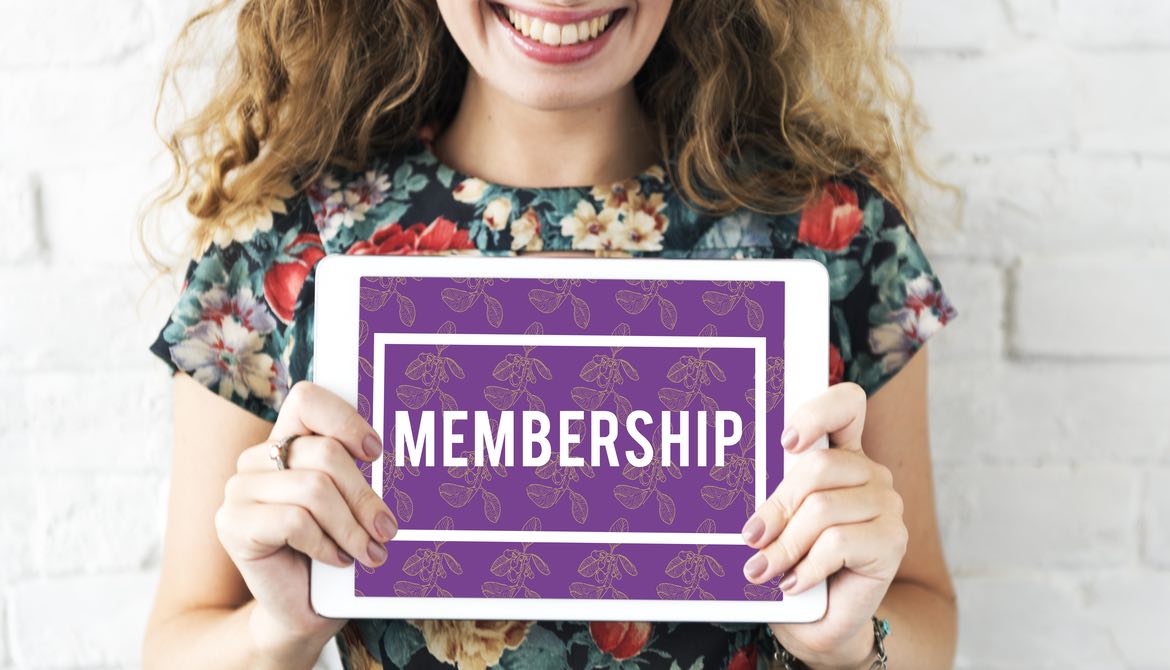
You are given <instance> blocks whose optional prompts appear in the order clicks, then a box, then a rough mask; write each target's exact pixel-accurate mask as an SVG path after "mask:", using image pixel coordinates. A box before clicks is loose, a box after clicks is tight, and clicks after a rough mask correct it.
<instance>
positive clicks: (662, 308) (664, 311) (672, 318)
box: [658, 298, 678, 330]
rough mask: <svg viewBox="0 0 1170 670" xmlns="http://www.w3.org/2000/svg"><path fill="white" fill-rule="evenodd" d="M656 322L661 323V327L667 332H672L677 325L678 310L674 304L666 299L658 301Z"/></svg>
mask: <svg viewBox="0 0 1170 670" xmlns="http://www.w3.org/2000/svg"><path fill="white" fill-rule="evenodd" d="M658 320H659V321H661V322H662V327H663V328H665V329H667V330H674V327H675V326H676V325H678V309H677V308H676V307H675V306H674V303H673V302H671V301H669V300H667V299H666V298H659V299H658Z"/></svg>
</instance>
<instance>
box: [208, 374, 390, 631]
mask: <svg viewBox="0 0 1170 670" xmlns="http://www.w3.org/2000/svg"><path fill="white" fill-rule="evenodd" d="M289 435H300V436H302V437H298V438H297V439H296V440H294V441H293V443H292V444H291V445H290V446H289V450H288V458H287V459H286V463H287V464H288V469H287V470H277V468H276V465H275V464H274V462H273V461H272V460H271V458H269V448H270V446H271V444H272V442H271V441H269V442H264V443H262V444H258V445H255V446H252V447H249V448H248V449H246V450H244V452H243V453H242V454H241V455H240V458H239V460H238V461H237V465H236V474H235V475H233V476H232V478H231V479H229V480H228V482H227V485H226V487H225V489H224V501H223V505H222V506H221V507H220V508H219V510H218V511H217V512H216V514H215V527H216V531H217V534H218V535H219V541H220V542H221V543H222V544H223V547H224V549H226V550H227V553H228V555H229V556H230V557H231V559H232V562H234V563H235V565H236V567H237V568H238V569H239V571H240V575H241V576H242V577H243V579H244V582H245V583H246V584H247V585H248V589H249V591H251V593H252V596H253V597H254V598H255V600H256V605H255V609H254V610H253V614H252V617H251V625H252V634H253V636H254V641H255V643H256V645H257V647H258V648H259V649H261V650H265V651H267V652H270V653H271V654H279V653H282V652H289V653H293V652H294V650H299V649H304V648H309V647H311V646H314V645H315V646H316V648H317V649H318V650H319V649H320V646H321V645H324V643H325V642H327V641H328V639H329V638H330V637H332V636H333V635H334V634H335V633H336V632H337V631H338V630H340V629H341V627H342V626H343V625H345V621H344V620H343V619H326V618H324V617H321V616H319V615H317V613H316V612H314V611H313V609H312V607H311V606H310V604H309V557H312V558H314V559H316V560H319V561H323V562H325V563H329V564H331V565H337V566H348V565H351V564H352V563H353V560H354V559H353V558H352V557H357V560H359V561H361V562H362V563H364V564H366V565H368V566H371V567H373V566H377V565H381V564H382V563H383V562H384V561H385V560H386V547H385V544H386V542H388V541H389V540H390V538H391V537H393V536H394V534H395V533H396V532H397V530H398V523H397V521H396V520H395V518H394V515H393V514H392V513H391V512H390V509H389V508H388V507H387V506H386V504H385V503H384V502H383V501H382V500H380V499H379V498H378V496H377V494H375V493H374V491H373V489H371V488H370V485H369V484H368V483H366V480H365V478H364V477H363V476H362V474H361V471H360V470H359V469H358V467H357V465H356V463H355V462H354V458H359V459H362V460H365V461H373V460H374V459H376V458H377V457H378V456H379V455H380V454H381V453H382V443H381V440H379V438H378V435H377V434H376V433H375V432H374V431H373V430H372V429H371V428H370V425H369V424H368V423H367V422H366V421H365V420H364V419H363V418H362V417H361V416H360V415H359V414H358V413H357V411H355V410H354V408H353V407H352V406H351V405H349V404H348V403H346V402H345V401H344V400H342V399H341V398H339V397H338V396H336V395H334V394H333V393H330V392H329V391H326V390H325V389H323V388H321V387H320V386H316V385H314V384H312V383H310V382H300V383H298V384H296V385H294V386H293V387H292V389H291V390H290V391H289V394H288V397H287V398H285V401H284V404H283V405H282V406H281V410H280V415H279V416H278V417H277V419H276V423H275V425H274V426H273V428H272V433H271V435H270V440H279V439H281V438H285V437H288V436H289Z"/></svg>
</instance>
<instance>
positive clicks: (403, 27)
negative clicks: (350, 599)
mask: <svg viewBox="0 0 1170 670" xmlns="http://www.w3.org/2000/svg"><path fill="white" fill-rule="evenodd" d="M228 11H235V10H234V6H233V5H232V4H231V3H229V2H224V3H221V4H220V5H218V6H217V7H216V8H214V9H212V10H210V11H209V12H207V13H204V14H201V15H199V16H197V17H195V18H194V19H192V21H191V22H190V23H189V24H188V26H187V30H186V31H185V35H186V33H187V32H189V31H191V30H192V29H194V28H195V27H197V26H199V25H201V24H202V23H203V22H204V21H205V20H207V19H208V18H209V17H211V16H214V15H217V14H220V13H224V12H228ZM237 26H238V35H237V38H236V40H237V41H236V52H235V59H236V62H235V65H236V67H235V68H233V69H231V70H230V71H229V75H228V79H227V80H225V81H224V82H221V85H220V86H219V87H218V88H217V89H216V92H215V95H214V96H213V97H212V99H211V100H210V102H209V103H208V104H207V105H206V107H204V108H203V109H202V110H201V111H200V112H199V113H198V114H197V115H196V116H194V117H193V118H192V119H190V120H189V121H188V123H187V124H186V125H184V126H183V127H182V128H181V129H180V130H179V131H178V132H177V133H176V134H175V135H174V136H173V137H172V138H171V142H170V148H171V150H172V151H173V153H174V155H175V158H176V161H177V163H176V165H177V168H178V169H177V171H176V175H175V179H174V181H173V183H172V188H171V190H170V192H169V193H168V194H167V195H165V196H164V197H163V200H166V199H167V197H171V198H173V197H176V196H178V195H186V196H187V197H188V210H189V211H190V213H191V215H192V216H193V218H194V221H195V223H196V225H195V229H194V231H193V234H192V235H191V244H192V246H193V255H192V256H193V260H192V262H191V263H190V264H189V266H188V268H187V278H186V282H185V283H184V287H183V295H182V297H181V298H180V301H179V304H178V305H177V306H176V308H175V310H174V312H173V314H172V315H171V318H170V320H169V321H168V323H167V324H166V326H165V327H164V328H163V330H162V332H161V333H160V334H159V337H158V340H157V341H156V342H155V343H154V345H152V351H154V352H155V353H156V354H158V355H159V356H160V357H161V358H163V360H165V361H167V362H168V363H169V364H170V365H171V367H172V368H173V369H174V371H175V372H176V373H177V374H175V378H174V379H175V381H174V403H175V405H174V406H175V446H174V456H173V474H172V486H171V494H170V503H169V517H168V525H167V528H168V530H167V536H166V541H165V547H164V555H163V565H162V574H161V581H160V585H159V590H158V595H157V599H156V602H155V606H154V609H153V612H152V615H151V619H150V624H149V630H148V633H147V637H146V644H145V660H146V664H147V665H148V666H150V667H167V668H176V667H197V668H206V667H224V668H228V667H240V668H262V667H280V668H296V667H309V666H311V665H312V664H313V662H314V660H315V659H316V658H317V656H318V654H319V652H320V650H321V649H322V647H323V645H324V644H326V642H327V641H328V640H330V639H331V638H336V639H337V641H338V643H339V645H340V648H341V652H342V657H343V659H344V661H345V663H346V665H347V666H348V667H353V668H365V667H403V666H409V667H448V664H454V665H457V666H458V667H460V668H485V667H489V666H493V665H495V664H497V663H499V664H501V665H502V666H503V667H505V668H508V667H515V668H521V667H550V666H551V667H585V666H595V665H601V666H603V667H611V666H612V667H619V666H620V667H649V668H668V667H681V668H688V667H695V668H698V667H734V668H746V667H763V666H765V665H766V664H767V663H769V662H771V661H772V660H773V659H776V661H775V662H782V663H787V664H788V665H789V666H790V667H810V668H867V667H870V666H871V664H876V665H878V666H880V665H881V663H882V661H880V660H878V658H879V655H880V654H879V646H880V643H881V640H880V638H881V634H880V631H882V630H883V629H884V626H883V625H880V623H881V622H884V623H885V624H888V626H889V629H890V630H892V634H891V635H890V637H889V639H888V640H886V641H885V649H886V652H888V654H889V657H890V659H891V661H890V667H900V668H911V667H913V668H918V667H921V668H943V667H948V666H950V664H951V663H952V657H953V653H954V643H955V618H956V605H955V599H954V593H953V590H952V586H951V583H950V579H949V576H948V573H947V570H946V566H945V563H944V561H943V558H942V554H941V550H940V546H939V537H938V531H937V527H936V521H935V515H934V502H933V493H932V489H931V468H930V458H929V450H928V440H927V420H926V396H925V394H926V356H925V355H924V354H921V353H917V352H920V351H921V350H922V349H923V348H924V347H923V345H924V343H925V341H926V339H927V338H928V337H930V335H932V334H933V333H934V332H936V331H937V330H938V329H939V328H941V326H942V325H944V324H945V323H946V322H947V321H948V320H949V319H951V318H954V316H955V314H956V312H955V310H954V309H953V307H951V305H950V303H949V301H948V300H947V298H946V296H945V294H944V293H943V292H942V287H941V285H940V283H939V281H938V278H937V277H936V276H935V275H934V274H933V273H932V271H931V268H930V265H929V263H928V262H927V260H926V258H925V256H924V255H923V254H922V252H921V249H920V248H919V247H918V245H917V242H916V241H915V238H914V236H913V234H912V233H911V231H910V228H909V226H908V223H907V221H906V219H905V211H906V210H905V207H904V205H903V204H902V203H903V201H904V197H903V194H904V189H905V182H906V179H907V174H908V173H909V172H919V170H918V165H917V163H916V161H915V160H914V154H913V152H912V149H911V145H910V144H909V140H910V139H911V138H910V131H911V130H913V129H914V127H915V123H914V122H915V121H916V118H917V117H916V112H915V108H914V107H913V106H912V104H911V103H910V101H909V100H908V98H907V97H906V96H905V95H904V94H902V93H901V92H900V89H899V88H898V87H897V86H896V85H895V82H894V81H892V80H891V78H890V76H889V70H890V68H891V67H893V65H894V64H892V63H890V62H888V61H887V55H886V54H887V49H888V44H887V34H886V33H887V30H886V24H885V18H884V13H883V8H882V5H881V3H880V0H864V1H861V2H848V1H846V0H829V1H826V2H818V3H809V2H799V1H796V0H755V1H749V0H742V1H737V2H725V1H723V0H674V2H673V3H672V2H671V1H670V0H605V1H602V0H581V1H573V0H562V1H560V2H548V1H546V2H541V1H539V0H515V1H514V2H508V3H505V4H498V3H494V2H486V1H484V0H475V1H474V2H468V1H467V0H440V1H439V2H438V3H433V2H431V1H430V0H398V1H396V2H385V0H330V1H326V0H246V1H245V2H243V3H242V6H240V7H239V15H238V19H237ZM890 110H893V111H895V112H897V114H898V118H900V119H901V121H898V122H895V121H894V120H891V118H890V117H889V116H887V111H890ZM899 140H901V142H899ZM459 252H462V253H493V254H521V253H522V254H527V253H551V254H565V255H634V256H643V255H648V256H657V255H661V256H672V257H724V258H739V257H747V256H755V257H760V256H763V257H777V258H789V257H800V258H813V259H816V260H818V261H820V262H822V263H824V264H825V265H826V267H827V268H828V269H829V272H830V276H831V278H832V286H833V289H832V301H833V302H832V306H831V310H832V321H831V341H830V342H829V343H826V344H827V346H829V347H830V360H831V369H830V377H831V380H832V382H833V383H834V385H833V386H832V387H831V388H830V389H829V390H828V391H827V392H826V393H824V394H823V395H822V396H820V397H818V398H817V399H815V400H813V401H812V402H810V403H808V404H807V405H805V406H803V407H801V408H799V409H798V410H797V412H796V415H795V418H794V420H793V421H792V422H791V423H790V425H789V426H788V427H787V428H786V430H785V432H784V435H783V438H782V441H783V444H784V446H785V448H787V449H790V450H793V451H801V450H804V449H807V448H808V445H810V444H811V443H813V442H814V441H815V440H817V439H818V438H819V437H820V436H822V435H826V434H827V435H828V436H829V439H830V443H831V444H832V445H834V446H835V447H836V448H834V449H830V450H826V451H824V452H823V453H817V454H816V456H815V457H811V458H807V459H804V460H803V461H802V466H801V467H799V468H797V469H795V470H794V471H793V472H790V473H788V474H787V476H786V478H785V480H784V482H783V483H782V484H781V485H780V486H779V487H778V488H777V489H776V491H775V492H774V493H772V495H771V496H770V497H769V498H768V500H767V501H766V502H765V503H764V504H763V505H761V506H760V507H759V509H758V510H757V511H756V513H755V514H754V515H753V516H752V517H751V518H750V519H749V520H747V522H746V523H745V525H744V529H743V535H744V541H745V542H746V543H748V544H749V545H751V546H752V547H755V548H757V549H759V551H758V552H757V554H756V555H755V556H753V557H752V558H751V559H749V560H748V561H747V562H746V563H745V564H744V566H742V567H743V571H744V575H745V577H746V578H747V579H748V581H749V582H750V583H751V584H752V585H756V586H759V587H760V588H761V589H762V590H764V591H767V592H770V593H775V592H777V591H778V590H782V591H785V592H788V593H798V592H800V591H802V590H804V589H806V588H808V587H809V586H810V585H812V584H814V583H816V582H817V581H819V580H821V579H824V578H828V579H829V583H830V587H829V607H828V611H827V613H826V615H825V617H824V618H823V619H822V620H821V621H818V622H816V623H811V624H799V625H798V624H786V625H765V624H738V625H727V624H718V625H717V624H700V623H681V624H676V623H666V622H660V623H654V624H649V623H639V622H625V623H620V622H594V623H592V624H590V623H589V622H517V621H491V622H489V621H484V622H463V621H410V622H405V621H377V620H363V621H353V622H345V621H336V620H329V619H323V618H321V617H318V616H317V615H316V614H315V613H314V612H313V611H312V609H311V608H310V607H309V602H308V595H307V589H308V557H312V558H315V559H318V560H322V561H326V562H329V563H332V564H334V565H350V564H351V563H352V561H354V560H356V561H358V562H359V563H361V564H362V565H365V566H367V567H371V568H372V567H376V566H379V565H382V564H383V563H385V562H387V561H388V560H392V554H393V552H394V549H395V547H394V545H393V543H389V544H387V543H388V541H389V540H390V539H391V538H392V537H393V535H394V533H395V532H396V530H397V525H398V523H399V518H398V516H402V515H404V513H405V512H404V510H402V509H394V510H392V509H390V507H389V506H387V505H386V503H385V502H383V501H382V500H379V499H378V498H377V496H376V495H373V494H372V493H371V490H370V488H369V487H368V486H367V485H366V484H365V480H364V479H363V477H362V474H361V470H359V468H358V467H356V466H355V464H354V458H357V459H361V460H362V461H363V462H366V463H368V462H369V461H371V460H373V459H374V458H375V457H376V456H377V455H378V454H379V453H380V450H381V443H380V440H379V437H378V436H377V435H376V434H374V432H373V431H372V430H371V428H370V426H369V425H368V423H367V422H366V420H365V418H364V417H363V416H362V415H361V414H360V413H359V412H358V411H357V410H356V409H355V408H353V407H351V406H349V405H347V404H346V403H344V402H343V401H341V400H340V399H339V398H337V397H336V396H333V395H332V394H330V393H328V392H326V391H324V390H323V389H321V388H319V387H316V386H314V385H313V384H312V383H311V381H307V380H310V379H311V376H312V367H311V356H312V339H311V338H312V314H313V303H312V301H313V290H312V288H313V268H314V265H315V263H316V262H317V261H318V260H320V258H322V257H323V256H324V255H326V254H331V253H349V254H362V253H378V254H401V253H459ZM916 353H917V355H916ZM879 389H880V392H879ZM209 390H210V391H211V392H208V391H209ZM225 401H226V402H225ZM290 434H300V435H303V436H304V437H301V438H300V439H298V440H297V442H296V444H295V448H293V449H292V450H291V453H290V455H289V461H288V464H289V469H288V470H286V471H277V470H275V469H274V468H273V466H272V461H271V460H270V459H269V447H270V445H271V443H272V440H274V439H279V438H281V437H285V436H287V435H290ZM366 467H368V465H367V466H366ZM733 567H734V566H733Z"/></svg>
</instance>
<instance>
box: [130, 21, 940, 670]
mask: <svg viewBox="0 0 1170 670" xmlns="http://www.w3.org/2000/svg"><path fill="white" fill-rule="evenodd" d="M237 8H238V9H237ZM230 11H238V14H237V15H236V16H235V22H236V28H237V34H236V39H235V43H234V49H232V50H231V51H230V53H228V54H226V55H225V57H224V60H223V63H222V66H221V69H220V73H221V75H220V80H219V81H218V82H217V83H216V86H215V87H214V89H213V90H214V94H213V95H212V97H211V98H210V99H209V100H208V101H207V102H206V104H205V105H203V106H202V107H201V108H200V109H199V110H198V111H197V112H196V113H195V114H193V115H191V116H190V117H189V118H186V119H185V120H184V121H183V122H182V123H181V124H180V125H179V126H178V127H177V129H175V130H174V131H173V132H170V133H169V135H166V136H165V137H164V140H165V142H166V146H167V149H168V150H169V153H170V155H171V157H172V159H173V167H174V170H173V173H172V175H171V178H170V180H169V182H168V183H167V184H166V185H164V186H163V188H162V189H161V191H160V193H159V194H158V195H157V197H156V198H155V199H154V201H153V206H154V207H155V208H157V207H161V206H162V205H164V204H166V203H168V202H171V201H174V200H176V199H179V198H182V197H184V196H185V197H186V209H187V211H188V212H189V214H190V215H191V216H192V217H193V218H194V221H195V224H194V227H193V230H191V234H190V236H189V239H188V240H187V244H188V246H189V249H190V250H198V249H201V248H204V247H205V246H206V244H207V243H208V241H209V240H211V239H215V238H220V239H222V238H224V236H225V235H227V236H229V237H230V235H231V232H232V231H231V228H232V227H233V226H235V225H239V222H240V220H241V215H242V214H246V213H247V212H249V211H255V209H256V208H257V207H264V206H267V205H266V203H270V202H272V201H273V200H274V198H275V199H279V198H280V197H286V196H287V195H289V194H290V193H295V190H292V191H290V185H293V184H296V185H307V184H309V183H311V182H312V181H313V180H315V179H316V178H317V177H319V176H320V175H321V174H322V173H323V172H324V171H325V170H326V169H328V167H329V166H330V165H338V166H342V167H346V168H351V169H352V168H357V167H360V166H361V165H363V164H364V163H366V161H367V159H368V158H369V157H370V156H371V155H373V154H376V153H378V152H383V151H390V150H394V149H396V148H399V147H401V146H404V145H405V144H406V143H407V142H408V141H410V139H411V138H413V137H415V136H416V135H417V133H418V131H419V130H420V129H421V128H422V127H423V126H424V125H426V124H428V123H430V122H432V121H437V122H438V123H439V124H440V125H443V124H445V123H447V122H449V121H450V120H451V119H452V118H453V117H454V115H455V112H456V111H457V109H458V105H459V100H460V96H461V94H462V90H463V84H464V82H465V79H466V76H467V72H468V65H467V62H466V60H465V59H464V57H463V55H462V53H461V52H460V51H459V49H458V47H457V45H456V44H455V41H454V39H453V38H452V37H451V35H450V34H449V33H448V31H447V29H446V26H445V24H444V22H443V19H442V16H441V15H440V13H439V9H438V7H437V5H436V3H435V2H434V0H393V1H391V2H387V1H386V0H219V1H217V2H215V3H214V4H213V5H212V6H210V7H208V8H207V9H205V10H204V11H202V12H200V13H198V14H197V15H195V16H194V17H192V18H191V19H190V20H188V21H187V23H186V24H185V25H184V27H183V30H182V31H181V33H180V35H179V36H178V39H177V40H176V42H175V46H174V48H173V50H172V55H171V59H170V61H169V62H168V64H167V66H166V69H165V70H164V76H163V82H162V85H161V87H160V93H159V107H158V109H161V108H162V105H163V103H164V101H165V100H166V99H167V96H168V91H170V90H172V89H174V90H176V91H177V90H178V89H179V84H178V78H177V71H178V69H179V65H180V62H181V59H182V57H183V55H184V54H185V53H187V51H188V50H190V49H191V42H192V40H193V38H194V36H195V35H196V33H197V31H198V30H199V29H200V28H202V27H205V26H206V25H208V24H210V23H211V22H212V19H214V18H216V17H222V16H228V17H230V14H229V12H230ZM634 86H635V89H636V92H637V95H638V99H639V100H640V102H641V103H642V106H643V108H644V110H645V112H646V114H647V115H648V116H649V118H650V120H651V121H652V124H653V127H654V128H656V130H657V137H656V138H655V143H656V145H657V147H658V150H659V153H660V155H662V156H663V157H666V156H670V157H672V158H673V159H674V169H673V170H672V171H671V172H672V173H671V174H668V175H667V177H668V178H669V179H670V180H671V182H672V183H673V184H674V186H675V188H676V189H677V190H678V191H679V192H681V193H682V194H683V195H684V196H685V197H686V199H687V200H688V201H689V202H690V203H691V204H692V206H694V207H696V208H699V209H703V210H706V211H708V212H711V213H726V212H729V211H733V210H735V209H737V208H741V207H743V208H748V209H752V210H755V211H760V212H765V213H776V214H780V213H788V212H793V211H796V210H798V209H800V208H801V207H802V206H804V205H805V204H806V203H808V202H810V201H812V200H813V199H814V198H815V197H816V196H818V195H819V194H820V191H821V189H822V188H823V187H824V184H825V183H826V182H827V181H829V180H831V179H833V178H836V177H841V176H844V175H848V174H851V173H860V174H864V175H865V176H866V177H868V178H869V179H870V180H871V182H872V183H873V184H874V185H875V186H876V187H877V188H878V189H879V190H881V191H882V192H883V194H884V195H886V197H887V198H889V199H890V200H891V201H892V202H893V203H894V204H895V205H896V206H898V207H899V208H900V209H902V211H903V213H904V214H907V207H906V204H905V203H906V199H907V198H906V192H907V184H908V181H909V179H910V178H911V177H912V176H915V175H916V176H919V177H922V178H924V179H925V180H926V181H928V182H931V183H938V182H936V181H934V180H933V179H932V178H931V177H930V175H928V174H926V173H925V171H924V170H923V168H922V166H921V164H920V162H919V161H918V159H917V158H916V155H915V151H914V140H915V139H916V138H917V136H918V134H919V133H920V132H921V131H922V129H923V128H924V127H925V124H924V123H923V119H922V115H921V112H920V110H919V109H918V108H917V106H916V105H915V104H914V102H913V97H912V86H911V83H910V79H909V77H908V76H907V75H906V71H905V68H904V67H903V66H902V64H901V63H900V61H899V60H898V59H897V58H896V57H895V55H894V53H893V50H892V44H891V35H890V30H889V19H888V15H887V11H886V7H885V4H884V1H883V0H817V1H815V2H811V1H809V0H673V7H672V9H671V12H670V15H669V16H668V18H667V21H666V25H665V27H664V29H663V33H662V35H661V37H660V39H659V41H658V43H657V44H656V45H655V47H654V49H653V51H652V52H651V54H650V56H649V57H648V59H647V61H646V63H645V64H644V66H643V67H642V69H641V70H640V71H639V72H638V74H637V75H636V77H635V79H634ZM158 109H156V126H157V124H158ZM298 187H299V186H298ZM144 226H145V217H144V218H143V221H141V222H140V226H139V231H140V236H141V239H142V241H143V246H144V248H145V250H146V254H147V257H148V258H149V259H150V260H151V261H152V263H154V264H155V266H156V267H158V268H160V269H161V270H169V269H171V268H169V267H167V264H165V263H163V262H161V261H160V260H159V258H158V256H157V255H155V254H153V253H152V252H151V249H150V245H148V244H147V243H146V241H145V240H146V235H145V233H144ZM343 637H344V638H345V639H347V640H348V641H349V642H350V643H351V645H354V646H355V648H354V651H353V656H352V658H351V661H352V662H353V664H354V667H363V668H365V667H373V666H376V662H374V661H373V659H371V658H369V656H368V654H365V653H364V649H362V648H361V643H360V639H359V638H358V636H357V634H356V631H354V630H353V629H352V628H351V627H348V626H347V628H346V629H344V630H343Z"/></svg>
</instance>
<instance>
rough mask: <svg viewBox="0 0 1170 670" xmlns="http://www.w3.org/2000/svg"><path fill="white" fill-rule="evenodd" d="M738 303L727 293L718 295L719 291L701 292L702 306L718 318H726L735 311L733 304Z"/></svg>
mask: <svg viewBox="0 0 1170 670" xmlns="http://www.w3.org/2000/svg"><path fill="white" fill-rule="evenodd" d="M737 302H739V301H738V299H737V298H736V297H735V296H733V295H728V294H727V293H720V292H719V291H703V304H704V305H706V306H707V309H709V310H711V311H712V312H714V313H715V314H717V315H719V316H726V315H727V314H729V313H730V312H731V310H733V309H735V303H737Z"/></svg>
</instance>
